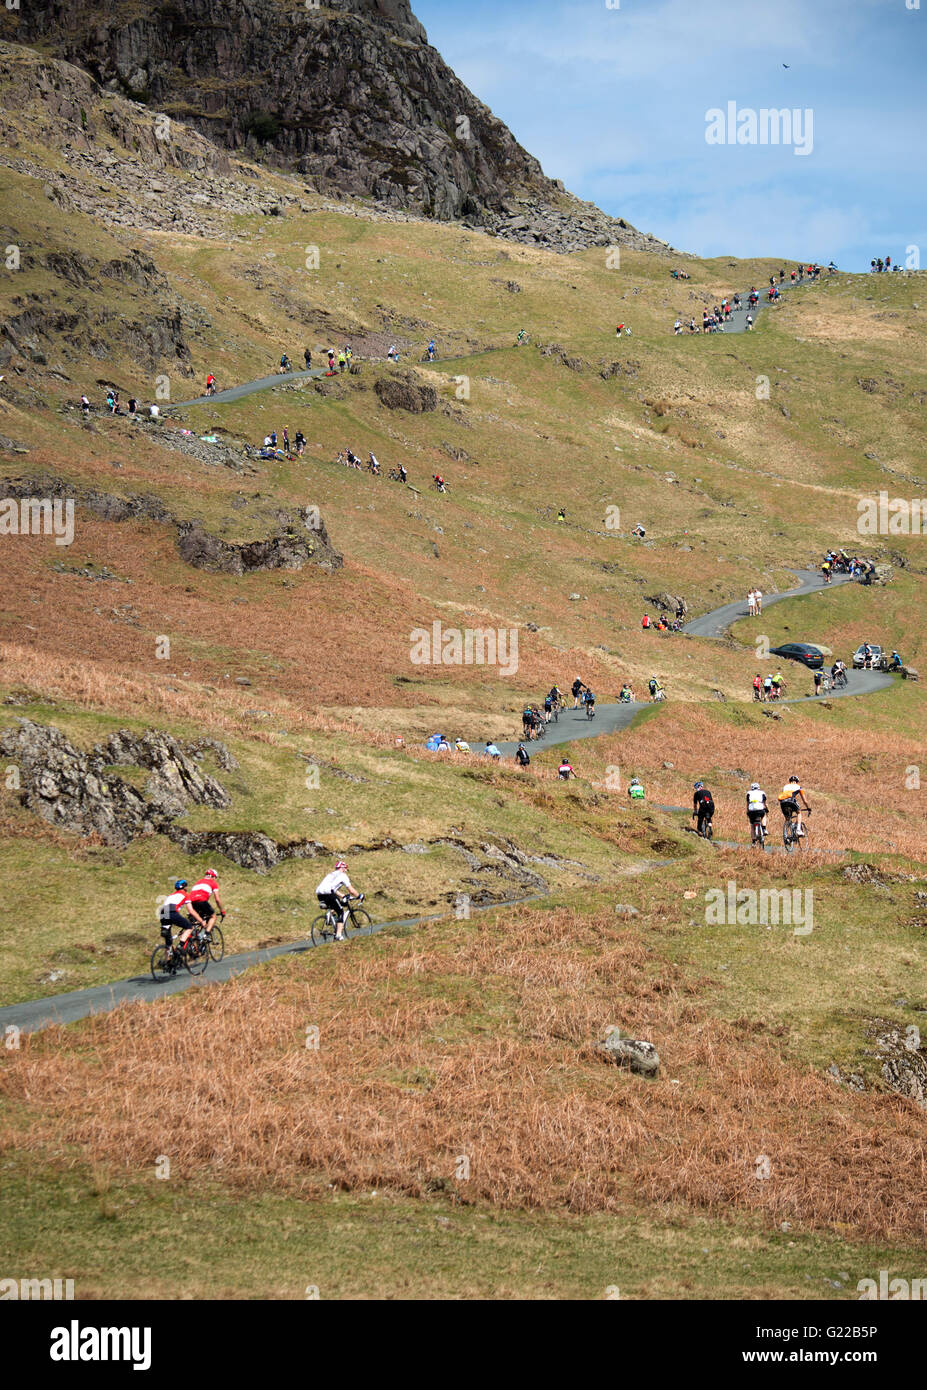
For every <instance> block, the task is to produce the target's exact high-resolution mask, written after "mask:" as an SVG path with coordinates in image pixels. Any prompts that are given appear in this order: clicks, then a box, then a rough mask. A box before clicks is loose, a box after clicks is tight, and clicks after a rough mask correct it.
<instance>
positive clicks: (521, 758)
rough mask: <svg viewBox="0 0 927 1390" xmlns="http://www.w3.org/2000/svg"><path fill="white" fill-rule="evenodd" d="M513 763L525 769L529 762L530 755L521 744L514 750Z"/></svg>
mask: <svg viewBox="0 0 927 1390" xmlns="http://www.w3.org/2000/svg"><path fill="white" fill-rule="evenodd" d="M515 761H516V762H517V763H518V766H519V767H527V766H528V765H529V763H530V762H531V754H530V753H529V752H528V750H527V748H526V747H525V745H524V744H523V743H520V744H519V745H518V747H517V748H516V749H515Z"/></svg>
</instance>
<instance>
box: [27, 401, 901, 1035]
mask: <svg viewBox="0 0 927 1390" xmlns="http://www.w3.org/2000/svg"><path fill="white" fill-rule="evenodd" d="M210 399H213V400H214V399H216V397H210ZM796 576H797V578H798V580H799V583H798V585H797V586H796V587H795V588H794V589H789V590H787V591H786V592H784V593H781V594H771V595H770V596H769V597H768V598H764V600H763V602H764V604H765V605H767V606H768V605H769V604H770V603H778V602H781V600H782V599H786V598H796V597H798V596H800V595H801V594H806V593H813V592H815V591H816V590H817V589H822V588H824V587H825V586H824V583H823V581H822V579H821V577H820V575H818V574H815V573H814V571H812V570H799V571H796ZM846 581H847V577H846V576H837V577H835V578H834V580H833V581H832V582H833V584H838V583H841V582H842V583H845V582H846ZM745 617H747V605H746V601H745V600H738V601H735V602H733V603H726V604H724V605H722V607H721V608H716V609H714V610H713V611H712V612H711V613H706V614H704V616H703V617H701V618H695V619H693V621H692V622H691V623H688V624H687V626H686V627H685V629H684V631H685V632H686V633H687V634H689V635H690V636H692V637H708V638H719V637H722V636H723V635H724V633H725V632H726V630H727V628H728V627H729V626H730V624H731V623H732V622H736V621H737V619H738V618H745ZM655 640H656V639H655ZM891 684H892V678H891V676H889V675H887V674H885V673H884V672H881V671H852V672H850V683H849V686H848V687H847V689H846V690H840V691H834V692H832V694H831V695H830V696H828V698H829V699H832V698H838V697H840V696H847V695H871V694H873V693H874V692H875V691H877V690H882V689H884V688H885V687H886V686H889V685H891ZM807 698H808V699H809V700H813V698H814V697H813V696H809V697H807ZM783 703H785V704H799V703H803V702H802V701H798V700H790V701H783ZM642 708H644V706H643V705H642V704H640V703H633V704H630V705H603V706H601V707H599V708H598V709H597V710H596V717H595V719H587V718H586V716H585V714H584V713H583V711H581V710H565V711H564V712H563V713H562V714H561V716H560V720H559V722H558V723H557V724H552V725H551V727H550V731H549V733H548V734H547V737H546V738H545V739H544V742H543V743H542V744H539V745H535V747H536V748H537V749H538V751H540V749H542V748H544V747H550V746H551V745H556V744H561V743H572V742H573V741H574V740H576V739H581V738H595V737H598V736H600V735H602V734H608V733H615V732H617V731H619V730H621V729H626V728H627V727H628V725H629V724H630V723H631V721H632V720H633V718H634V716H635V715H636V714H637V713H638V712H639V711H640V710H641V709H642ZM473 746H474V747H476V745H473ZM498 746H499V748H500V749H501V751H502V752H503V753H504V754H505V753H508V754H509V755H511V754H513V753H514V751H515V748H516V746H517V745H516V744H515V743H502V744H499V745H498ZM657 809H658V810H665V811H678V810H680V809H684V808H680V807H671V806H667V807H658V808H657ZM718 843H719V844H724V843H727V842H726V841H719V842H718ZM515 901H518V902H531V901H535V899H534V898H520V899H517V900H515ZM509 905H510V906H511V905H514V901H513V903H511V904H509ZM500 906H506V904H504V903H493V904H490V907H493V908H495V907H500ZM480 910H487V911H488V910H489V907H487V908H486V909H480ZM444 915H446V914H444V913H432V914H431V915H430V916H427V917H406V918H400V919H397V920H396V921H393V922H380V923H377V924H376V925H374V926H371V927H368V928H367V929H366V930H365V932H363V933H361V935H371V934H372V933H374V932H378V931H383V930H384V928H386V927H394V926H418V925H420V924H421V923H423V922H430V921H436V920H438V919H439V918H440V917H442V916H444ZM313 949H315V948H314V947H313V945H312V943H311V942H310V941H295V942H287V943H285V944H283V945H278V946H269V947H267V948H266V949H264V950H254V951H243V952H241V953H240V954H238V955H234V956H227V957H226V958H225V960H223V961H221V962H220V963H219V964H218V965H217V964H214V963H211V964H210V966H209V968H208V970H207V971H206V972H205V974H203V975H200V976H197V977H196V978H194V977H192V976H190V975H188V974H186V973H184V974H183V975H178V976H177V977H176V978H175V979H174V980H171V981H169V982H167V983H163V984H156V983H155V982H154V980H152V978H151V976H150V975H149V974H147V973H146V974H144V975H134V976H132V977H131V978H130V979H128V980H119V981H117V982H116V983H114V984H107V985H93V986H91V987H90V988H89V989H78V990H72V991H71V992H70V993H67V994H55V995H51V996H50V997H49V998H47V999H30V1000H26V1001H25V1002H23V1003H21V1004H10V1005H8V1006H7V1007H6V1008H2V1009H0V1031H5V1030H7V1029H9V1028H17V1029H19V1031H20V1032H22V1033H30V1032H36V1031H38V1030H40V1029H42V1028H47V1027H49V1026H51V1025H53V1024H56V1023H58V1024H66V1023H74V1022H76V1021H77V1020H78V1019H81V1018H86V1017H87V1016H88V1015H89V1014H99V1013H108V1012H109V1011H110V1010H111V1009H115V1008H116V1007H117V1006H118V1005H119V1004H127V1003H132V1002H137V1001H139V1000H152V999H161V998H163V997H164V995H166V994H176V993H178V992H179V991H180V990H183V989H189V988H190V987H191V986H196V987H198V988H202V987H204V986H206V985H210V984H215V983H217V982H221V981H223V980H231V979H233V978H234V977H235V976H236V975H240V974H242V972H243V971H245V970H248V969H249V968H250V967H251V966H253V965H261V964H263V963H264V962H265V961H269V960H273V959H274V957H275V956H282V955H300V954H302V953H304V952H305V951H311V950H313ZM7 1036H9V1034H7Z"/></svg>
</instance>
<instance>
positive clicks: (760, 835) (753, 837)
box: [750, 820, 768, 854]
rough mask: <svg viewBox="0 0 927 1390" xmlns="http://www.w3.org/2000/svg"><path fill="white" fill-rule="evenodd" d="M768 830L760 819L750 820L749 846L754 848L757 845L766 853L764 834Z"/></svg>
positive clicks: (765, 834)
mask: <svg viewBox="0 0 927 1390" xmlns="http://www.w3.org/2000/svg"><path fill="white" fill-rule="evenodd" d="M767 834H768V831H767V829H766V827H765V825H764V824H763V822H762V821H761V820H757V821H751V822H750V848H751V849H755V848H756V846H757V845H759V847H760V849H761V850H762V851H763V853H764V854H765V853H766V836H767Z"/></svg>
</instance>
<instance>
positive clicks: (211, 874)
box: [203, 869, 219, 878]
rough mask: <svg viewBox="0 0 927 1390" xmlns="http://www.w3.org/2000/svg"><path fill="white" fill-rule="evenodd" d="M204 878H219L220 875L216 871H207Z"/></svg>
mask: <svg viewBox="0 0 927 1390" xmlns="http://www.w3.org/2000/svg"><path fill="white" fill-rule="evenodd" d="M203 877H204V878H218V877H219V875H218V874H217V873H216V871H215V869H207V870H206V872H205V873H204V874H203Z"/></svg>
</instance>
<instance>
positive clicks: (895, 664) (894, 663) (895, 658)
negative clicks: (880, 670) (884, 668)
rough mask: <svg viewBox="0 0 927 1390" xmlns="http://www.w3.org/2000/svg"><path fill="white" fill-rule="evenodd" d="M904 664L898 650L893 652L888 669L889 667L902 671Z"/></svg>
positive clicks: (892, 669)
mask: <svg viewBox="0 0 927 1390" xmlns="http://www.w3.org/2000/svg"><path fill="white" fill-rule="evenodd" d="M903 665H904V662H903V661H902V659H901V657H900V656H899V655H898V653H897V652H892V659H891V661H890V662H889V663H888V669H889V670H890V671H900V670H901V668H902V666H903Z"/></svg>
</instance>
